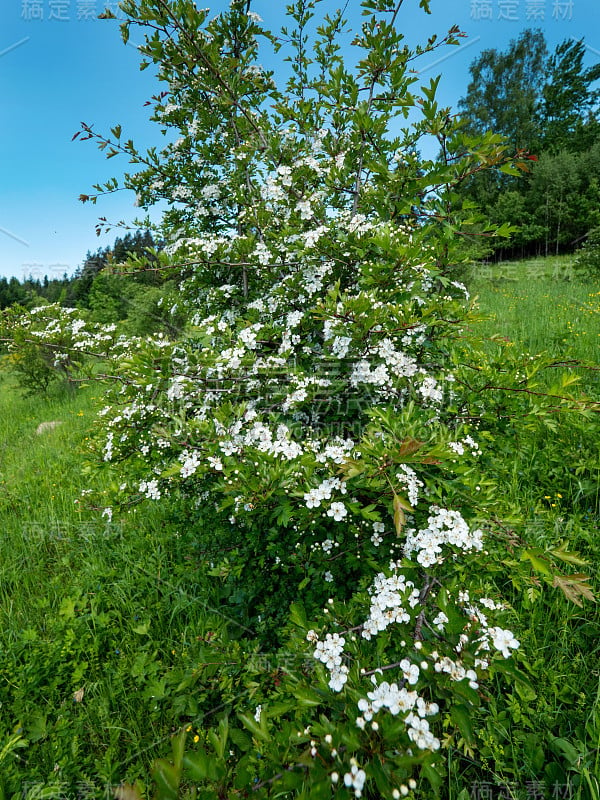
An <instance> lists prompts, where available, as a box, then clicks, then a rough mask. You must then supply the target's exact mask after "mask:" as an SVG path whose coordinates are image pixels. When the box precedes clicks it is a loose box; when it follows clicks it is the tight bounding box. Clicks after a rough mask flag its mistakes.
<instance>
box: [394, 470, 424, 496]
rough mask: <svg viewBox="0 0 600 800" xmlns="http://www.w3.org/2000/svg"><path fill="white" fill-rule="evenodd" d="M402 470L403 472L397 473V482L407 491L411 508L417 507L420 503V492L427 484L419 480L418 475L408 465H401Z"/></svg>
mask: <svg viewBox="0 0 600 800" xmlns="http://www.w3.org/2000/svg"><path fill="white" fill-rule="evenodd" d="M400 470H401V472H397V473H396V480H397V481H398V482H399V483H400V484H402V486H404V488H405V489H406V490H407V492H408V502H409V503H410V504H411V506H416V505H417V503H418V502H419V490H420V489H423V488H424V487H425V484H424V483H423V481H421V480H419V478H417V473H416V472H415V471H414V469H413V468H412V467H409V466H408V465H407V464H401V465H400Z"/></svg>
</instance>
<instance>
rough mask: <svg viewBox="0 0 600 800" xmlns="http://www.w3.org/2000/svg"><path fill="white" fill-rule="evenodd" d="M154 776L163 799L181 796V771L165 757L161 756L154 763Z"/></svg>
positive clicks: (171, 799)
mask: <svg viewBox="0 0 600 800" xmlns="http://www.w3.org/2000/svg"><path fill="white" fill-rule="evenodd" d="M151 772H152V777H153V779H154V781H155V783H156V786H157V788H158V790H159V791H160V792H161V794H160V798H161V800H177V798H178V796H179V791H178V790H179V781H180V772H179V770H178V769H176V768H175V767H174V766H173V765H172V764H169V762H168V761H166V760H165V759H164V758H160V759H158V760H157V761H155V762H154V764H153V765H152V770H151Z"/></svg>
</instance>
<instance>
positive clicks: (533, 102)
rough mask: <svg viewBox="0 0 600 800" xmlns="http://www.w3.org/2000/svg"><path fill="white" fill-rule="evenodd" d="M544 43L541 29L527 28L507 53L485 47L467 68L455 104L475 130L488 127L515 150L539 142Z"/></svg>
mask: <svg viewBox="0 0 600 800" xmlns="http://www.w3.org/2000/svg"><path fill="white" fill-rule="evenodd" d="M547 64H548V48H547V46H546V40H545V38H544V34H543V33H542V32H541V31H539V30H536V31H534V30H531V29H527V30H525V31H523V33H521V35H520V36H519V38H518V39H515V40H513V41H512V42H511V43H510V45H509V47H508V50H507V51H506V52H498V50H496V49H491V50H484V51H483V52H482V53H481V55H480V56H479V57H478V58H477V59H476V60H475V61H473V63H472V64H471V66H470V68H469V70H470V72H471V82H470V83H469V85H468V87H467V94H466V96H465V97H463V98H462V99H461V100H460V102H459V109H460V111H461V113H462V116H463V117H464V118H465V119H466V121H467V123H468V126H469V128H470V129H471V130H472V131H473V132H474V133H483V132H484V131H486V130H493V131H494V133H500V134H502V135H503V136H504V137H506V139H507V140H508V141H509V142H510V144H511V145H512V147H513V148H514V149H515V150H518V149H520V148H527V149H532V148H535V147H536V146H537V145H538V144H539V141H540V138H541V135H542V132H541V130H540V124H539V117H538V108H539V103H540V97H541V96H542V92H543V89H544V83H545V76H546V68H547Z"/></svg>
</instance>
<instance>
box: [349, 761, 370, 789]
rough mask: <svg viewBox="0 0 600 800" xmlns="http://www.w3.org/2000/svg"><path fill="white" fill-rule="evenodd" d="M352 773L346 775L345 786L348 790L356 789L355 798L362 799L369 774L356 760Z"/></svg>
mask: <svg viewBox="0 0 600 800" xmlns="http://www.w3.org/2000/svg"><path fill="white" fill-rule="evenodd" d="M352 762H354V763H351V767H350V772H346V774H345V775H344V786H347V787H348V789H354V796H355V797H362V791H363V788H364V785H365V781H366V779H367V773H366V772H365V771H364V769H360V768H359V766H358V764H357V763H356V760H355V759H352Z"/></svg>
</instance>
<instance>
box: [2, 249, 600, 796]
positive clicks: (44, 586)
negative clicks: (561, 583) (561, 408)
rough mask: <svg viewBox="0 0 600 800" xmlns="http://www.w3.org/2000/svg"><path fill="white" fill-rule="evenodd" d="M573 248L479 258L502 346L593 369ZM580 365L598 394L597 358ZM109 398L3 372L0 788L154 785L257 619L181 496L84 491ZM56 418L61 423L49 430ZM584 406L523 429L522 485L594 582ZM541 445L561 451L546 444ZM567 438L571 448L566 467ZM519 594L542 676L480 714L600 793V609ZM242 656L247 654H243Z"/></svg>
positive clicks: (532, 531)
mask: <svg viewBox="0 0 600 800" xmlns="http://www.w3.org/2000/svg"><path fill="white" fill-rule="evenodd" d="M568 266H569V265H568V262H567V261H565V260H564V259H562V260H552V259H548V260H546V261H542V262H524V263H522V264H520V265H514V264H511V265H502V264H500V265H498V266H493V267H483V268H481V269H480V270H478V271H476V272H474V273H473V274H472V275H471V276H470V278H469V286H470V289H471V292H472V294H473V295H474V296H477V297H478V301H479V305H480V310H481V314H482V316H483V317H484V319H483V321H482V322H481V323H479V324H481V325H482V326H483V329H484V330H485V333H486V336H488V337H489V346H490V347H491V348H496V347H510V348H512V347H514V348H525V349H527V350H529V351H531V352H536V353H537V352H547V353H549V354H550V355H551V357H552V358H554V359H556V360H557V361H565V362H566V361H571V360H580V361H583V362H585V367H591V366H592V365H593V362H597V361H598V352H599V349H600V285H599V284H600V282H599V283H597V284H594V283H593V282H592V281H590V280H586V281H584V280H581V279H579V278H576V277H573V275H572V274H571V273H570V271H569V269H568ZM494 336H497V337H501V339H500V340H499V341H496V340H495V339H494V338H493V337H494ZM576 372H577V375H578V376H579V377H580V380H581V383H582V385H583V386H584V387H585V390H586V392H587V393H588V394H589V395H590V396H593V397H595V399H596V400H598V399H600V392H599V391H598V380H599V378H598V376H599V375H600V373H599V372H596V371H594V370H593V369H587V368H583V367H580V368H578V369H577V370H576ZM101 405H102V397H101V390H100V389H99V387H97V386H90V387H87V388H82V389H79V390H74V391H66V390H62V391H59V390H53V392H52V393H51V394H50V396H49V397H48V398H37V397H36V398H29V399H27V398H23V397H22V396H21V394H20V393H19V391H18V389H17V387H16V385H15V383H14V381H13V379H12V378H11V376H10V375H8V374H6V373H0V530H1V531H2V536H1V537H0V800H2V798H7V799H8V798H16V797H19V798H23V800H33V799H34V798H38V797H39V798H41V797H47V798H49V797H61V798H96V797H98V798H100V797H112V796H113V792H114V789H115V788H116V787H117V786H118V784H119V783H120V782H121V781H123V780H127V781H130V782H131V783H133V782H134V781H136V780H137V781H139V782H140V785H146V784H147V783H148V782H149V766H150V764H151V762H152V760H153V759H154V758H157V757H159V756H161V755H164V754H165V752H168V749H169V738H170V736H171V735H172V734H173V733H174V732H175V731H177V730H179V729H180V728H181V727H182V726H184V727H186V728H187V729H188V731H189V737H190V743H191V742H193V741H194V739H197V738H198V736H199V735H200V734H199V733H198V728H199V727H200V725H201V723H202V720H203V719H204V718H206V715H207V713H212V712H207V711H206V709H207V708H211V692H213V686H214V682H213V676H214V674H215V671H216V670H217V669H219V668H223V664H222V663H221V662H222V658H220V653H219V648H218V647H215V646H214V645H213V644H212V643H211V640H213V639H218V640H219V641H221V642H222V641H225V640H227V641H228V648H227V652H228V654H229V655H231V653H232V652H235V639H236V638H237V637H238V636H239V635H240V633H243V632H240V631H239V626H237V625H236V623H234V622H233V621H231V620H230V619H229V618H228V616H227V612H226V608H224V607H220V598H219V588H218V585H216V584H215V580H214V578H211V577H207V576H206V573H205V570H204V569H203V564H202V553H201V550H200V543H199V542H198V541H197V539H196V535H195V534H194V532H193V531H191V530H190V529H189V528H188V526H187V525H186V524H185V521H184V520H182V519H180V518H179V517H178V509H177V506H176V504H175V503H173V504H172V505H171V506H169V505H167V504H162V505H161V506H160V508H158V506H157V507H156V508H153V507H152V504H144V505H143V506H142V507H140V508H138V509H133V510H132V511H131V512H130V513H129V514H128V515H125V517H124V518H120V519H118V520H117V519H116V518H115V519H114V520H113V521H109V520H108V519H107V518H106V517H101V516H100V514H99V513H98V512H96V511H94V509H89V508H87V506H86V502H85V494H83V495H82V492H85V489H86V487H87V486H88V482H89V476H88V469H89V467H88V461H89V454H88V452H87V449H86V439H87V436H88V432H89V430H90V428H91V427H92V426H93V425H94V414H95V409H97V408H98V407H101ZM596 416H597V415H596ZM47 421H60V422H61V424H60V425H58V426H56V427H55V428H53V429H50V430H46V431H45V432H44V433H42V434H39V435H38V434H36V429H37V427H38V425H39V424H40V423H42V422H47ZM569 424H570V425H571V427H569V425H567V426H566V427H560V426H559V428H558V429H557V431H556V432H555V436H554V435H552V434H549V433H548V431H546V432H542V433H540V437H539V441H538V442H537V445H536V444H535V442H534V444H531V443H530V444H529V445H528V446H527V447H525V448H523V449H522V450H521V449H520V448H519V447H517V446H515V445H514V443H513V445H512V446H513V450H512V452H510V451H507V459H506V460H507V467H506V492H507V493H508V494H511V495H512V496H513V497H514V499H515V502H518V503H520V504H521V505H523V506H525V507H526V508H528V509H529V510H530V513H529V518H528V534H529V536H530V537H531V539H532V540H533V541H534V542H535V544H536V545H538V546H540V547H545V546H548V545H549V544H552V543H558V542H560V541H564V542H566V543H567V544H568V549H569V550H576V551H577V552H579V553H580V554H581V556H582V557H583V558H584V559H585V561H586V562H587V564H586V565H585V566H581V568H580V569H581V571H582V572H586V573H588V574H590V575H592V579H593V580H592V582H595V580H596V577H597V564H598V563H599V561H600V531H599V524H598V520H599V518H598V499H599V484H600V463H599V458H598V453H599V451H600V447H599V445H600V435H599V431H600V428H599V425H598V423H597V422H596V420H595V417H594V416H593V415H588V416H587V417H585V416H584V417H582V418H580V419H577V420H576V421H574V422H573V423H569ZM509 445H510V443H509ZM536 448H537V449H536ZM545 448H549V450H551V451H554V452H555V453H556V452H557V449H558V450H559V457H558V458H554V459H553V460H552V459H549V458H543V457H542V455H541V454H542V453H543V452H545ZM560 448H565V449H564V452H565V458H564V461H565V462H566V463H564V464H562V465H559V466H557V463H558V462H560V461H561V459H560ZM569 448H570V449H569ZM571 453H572V454H573V455H570V454H571ZM567 454H569V455H567ZM594 454H595V455H594ZM594 459H595V461H594ZM548 464H551V465H552V466H551V467H548ZM561 469H562V471H561ZM94 480H95V481H98V480H102V478H101V476H100V477H97V476H96V477H95V478H94ZM596 589H597V586H596ZM509 594H510V587H509ZM511 596H512V602H513V604H514V606H515V608H516V609H517V610H518V611H519V613H520V614H521V618H522V623H523V630H522V631H521V632H520V634H521V638H522V643H523V648H522V650H523V653H524V654H525V655H524V658H526V659H528V660H529V661H528V663H527V664H522V665H521V666H522V668H524V667H529V668H530V669H531V672H532V674H535V675H537V676H538V679H537V682H536V683H535V684H534V688H532V689H531V691H530V693H529V694H527V693H525V692H524V691H523V689H522V688H521V689H515V690H514V691H513V693H512V694H511V695H510V697H509V702H508V709H509V710H508V711H507V708H506V707H503V708H500V707H496V706H495V705H494V703H492V704H491V706H490V707H489V708H488V709H487V710H486V711H485V712H484V713H483V714H482V718H481V719H480V720H477V721H476V724H477V730H478V731H479V734H480V736H481V737H482V739H483V740H484V743H485V744H484V748H483V750H482V752H483V754H484V757H486V758H487V759H488V761H489V764H490V765H495V767H494V769H496V771H497V774H498V781H499V782H505V783H509V782H510V781H511V780H512V781H516V780H517V779H519V778H520V779H521V780H522V781H523V784H522V785H523V786H524V785H525V783H524V782H525V780H527V779H528V776H529V778H531V776H534V775H535V774H536V773H535V770H538V772H539V774H542V772H543V771H544V768H545V766H546V765H545V763H544V762H545V761H547V760H548V753H552V754H553V758H555V761H556V764H557V765H558V764H560V766H557V767H556V785H557V786H560V787H562V790H561V791H562V792H563V793H562V794H561V795H556V796H560V797H565V798H570V797H573V798H581V800H599V798H600V786H599V784H598V775H600V749H599V747H600V688H599V687H600V683H599V668H600V667H599V665H600V645H599V642H600V637H599V634H600V624H599V623H600V620H599V615H598V613H597V611H596V607H595V606H594V604H593V603H587V604H585V605H584V606H583V607H579V606H577V605H575V604H573V603H569V602H567V601H566V600H565V598H564V597H563V596H562V595H561V594H560V593H559V592H558V591H555V592H554V594H551V595H550V599H545V600H544V602H543V603H542V602H541V601H540V600H539V599H538V598H536V596H535V593H533V594H532V593H530V594H529V595H527V596H524V595H523V594H522V593H521V591H520V587H518V586H516V587H513V590H512V595H511ZM227 668H228V669H231V670H232V671H235V669H236V664H235V662H228V664H227ZM232 685H233V684H232ZM252 691H253V688H252V687H249V688H248V693H247V696H249V697H251V695H252ZM245 699H247V698H241V700H245ZM232 700H233V701H235V698H232ZM213 710H214V711H215V712H216V711H218V705H217V700H215V704H214V709H213ZM517 730H518V732H516V731H517ZM523 731H524V733H523ZM548 731H550V732H551V733H550V734H549V733H547V732H548ZM518 737H521V738H520V739H519V738H518ZM523 737H526V738H525V739H523ZM523 750H526V751H527V753H529V754H530V761H529V762H528V763H527V764H523V762H522V756H521V755H520V754H521V753H522V752H523ZM452 758H453V757H452V754H449V764H450V767H449V778H448V786H447V787H446V788H447V796H448V797H458V795H460V798H461V800H468V797H466V796H465V795H464V794H461V792H463V790H464V789H465V788H466V789H467V790H468V791H470V792H471V788H472V784H471V783H465V781H466V780H467V779H466V778H465V774H466V773H463V770H464V769H465V767H464V764H465V761H464V758H463V759H462V760H461V759H457V760H456V764H453V763H452ZM553 763H554V762H553ZM490 768H491V767H490ZM469 775H471V773H469ZM471 780H472V778H471V777H469V781H471ZM498 785H500V783H499V784H498ZM471 794H473V792H471ZM514 796H515V797H516V795H514Z"/></svg>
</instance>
